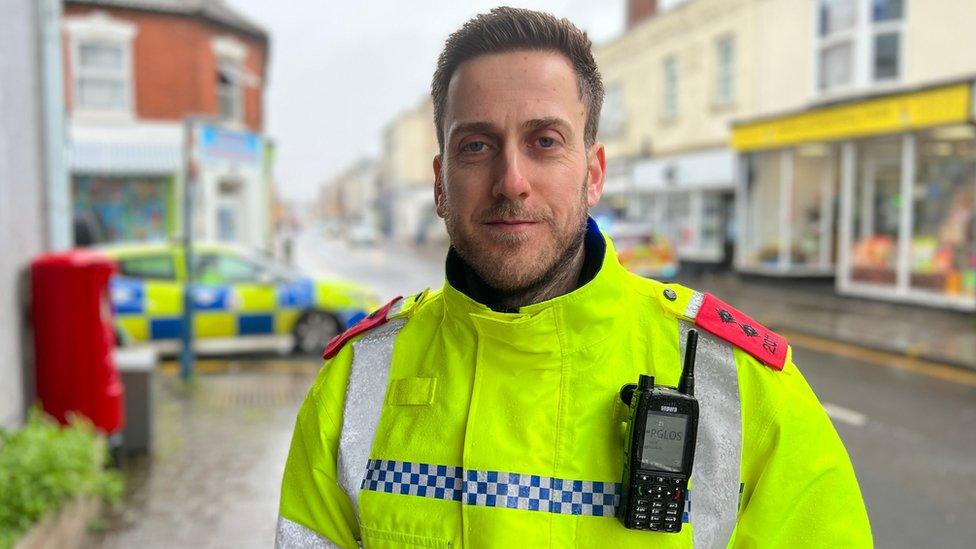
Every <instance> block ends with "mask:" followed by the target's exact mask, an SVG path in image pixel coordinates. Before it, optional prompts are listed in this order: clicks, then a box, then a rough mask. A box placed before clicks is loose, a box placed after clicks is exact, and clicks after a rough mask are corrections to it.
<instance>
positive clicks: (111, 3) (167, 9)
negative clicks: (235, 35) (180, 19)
mask: <svg viewBox="0 0 976 549" xmlns="http://www.w3.org/2000/svg"><path fill="white" fill-rule="evenodd" d="M65 3H66V4H82V5H87V6H99V7H104V8H122V9H130V10H141V11H153V12H158V13H170V14H176V15H187V16H191V17H200V18H202V19H206V20H208V21H212V22H214V23H217V24H219V25H224V26H227V27H230V28H232V29H235V30H239V31H241V32H243V33H245V34H250V35H254V36H257V37H259V38H262V39H264V40H267V39H268V31H266V30H265V29H264V28H263V27H261V26H260V25H258V24H257V23H255V22H253V21H251V20H250V19H248V18H247V17H245V16H244V15H242V14H241V13H239V12H238V11H236V10H235V9H234V8H231V7H230V6H228V5H227V4H226V3H225V2H224V0H65Z"/></svg>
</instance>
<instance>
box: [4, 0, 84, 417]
mask: <svg viewBox="0 0 976 549" xmlns="http://www.w3.org/2000/svg"><path fill="white" fill-rule="evenodd" d="M59 13H60V4H59V0H39V1H38V0H11V1H10V2H7V3H5V4H4V16H3V18H0V75H2V76H0V78H2V79H3V85H2V93H0V120H2V121H3V124H2V126H0V233H2V234H3V235H4V238H3V240H2V243H0V349H3V351H4V353H3V355H4V356H3V360H2V361H0V427H7V428H12V427H16V426H18V425H19V424H20V423H21V422H22V421H23V418H24V413H25V411H26V409H27V407H28V406H30V404H31V403H32V401H33V398H32V395H33V394H34V388H33V372H34V367H33V352H32V351H33V348H34V342H33V339H32V337H31V333H30V322H29V318H30V314H29V312H28V310H29V304H30V284H29V275H28V273H29V267H30V261H31V260H32V259H34V258H35V257H37V256H38V255H39V254H41V253H43V252H44V251H47V250H50V249H59V248H63V247H65V246H66V245H67V243H68V241H69V239H70V234H69V233H70V231H69V226H68V224H67V223H64V218H66V217H67V198H68V197H67V189H66V188H64V187H66V185H65V184H66V175H65V173H64V171H63V165H62V164H61V163H60V161H59V154H60V151H61V150H62V149H63V147H64V143H63V142H62V141H61V140H60V135H61V132H60V131H58V130H60V129H61V125H60V124H61V120H62V119H63V117H64V110H63V104H62V102H61V100H60V94H61V81H60V79H59V78H58V75H59V68H60V64H61V60H60V49H59V47H58V45H59V41H60V40H59V37H58V14H59ZM59 193H61V194H62V195H63V196H59Z"/></svg>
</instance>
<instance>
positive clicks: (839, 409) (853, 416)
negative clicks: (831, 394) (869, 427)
mask: <svg viewBox="0 0 976 549" xmlns="http://www.w3.org/2000/svg"><path fill="white" fill-rule="evenodd" d="M823 408H824V411H826V412H827V415H828V416H830V419H832V420H834V421H843V422H844V423H847V424H849V425H854V426H855V427H863V426H864V425H865V424H866V423H867V422H868V416H866V415H864V414H862V413H861V412H855V411H854V410H851V409H850V408H844V407H843V406H838V405H836V404H831V403H829V402H824V403H823Z"/></svg>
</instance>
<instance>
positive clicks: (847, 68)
mask: <svg viewBox="0 0 976 549" xmlns="http://www.w3.org/2000/svg"><path fill="white" fill-rule="evenodd" d="M817 6H818V13H817V19H818V21H817V51H816V56H817V66H818V74H817V88H818V91H819V92H821V93H831V92H835V91H843V90H845V89H857V88H863V87H868V86H871V85H874V84H879V83H884V82H887V81H892V80H897V79H898V77H899V76H900V68H901V42H902V40H901V31H902V23H903V19H904V6H903V0H819V3H818V5H817Z"/></svg>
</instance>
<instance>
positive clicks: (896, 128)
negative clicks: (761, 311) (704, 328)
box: [732, 0, 976, 310]
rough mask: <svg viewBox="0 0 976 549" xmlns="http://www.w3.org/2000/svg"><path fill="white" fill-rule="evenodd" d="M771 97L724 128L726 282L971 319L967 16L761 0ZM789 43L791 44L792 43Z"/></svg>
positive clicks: (945, 3) (975, 74) (974, 118)
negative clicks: (799, 281) (733, 196)
mask: <svg viewBox="0 0 976 549" xmlns="http://www.w3.org/2000/svg"><path fill="white" fill-rule="evenodd" d="M764 9H765V10H768V11H770V12H771V13H769V14H768V15H767V16H766V17H770V18H775V20H777V21H779V22H780V23H779V24H777V25H764V26H760V27H757V36H758V39H759V40H760V41H761V42H763V43H767V44H777V45H779V46H778V47H777V48H774V49H773V50H774V53H770V54H769V55H764V56H761V57H759V58H758V64H759V70H758V74H759V75H761V78H762V81H763V82H764V83H765V84H766V85H768V86H769V87H770V89H773V90H777V97H776V100H775V101H771V102H769V103H766V104H764V105H763V107H762V108H761V109H760V112H757V113H756V116H753V117H749V116H740V117H737V122H736V124H735V127H734V130H733V135H732V144H733V147H734V148H735V149H736V151H737V152H738V153H739V154H738V158H739V162H738V166H739V168H738V170H737V171H738V176H739V177H738V193H737V196H738V199H739V201H738V209H737V212H738V217H739V219H740V226H741V231H740V232H741V237H740V246H739V249H738V252H739V253H738V256H737V258H736V265H737V268H738V269H739V270H740V271H744V272H757V273H762V274H767V275H775V276H809V275H824V276H830V277H834V278H835V280H836V287H837V290H838V291H839V292H841V293H844V294H850V295H858V296H866V297H872V298H879V299H888V300H898V301H906V302H914V303H920V304H926V305H934V306H939V307H947V308H955V309H962V310H976V129H974V128H976V126H974V123H976V101H974V94H976V92H974V80H976V57H973V56H972V55H971V53H969V52H972V51H974V48H976V34H973V33H972V32H971V29H972V28H973V26H974V25H976V9H974V6H973V3H972V2H971V1H969V0H942V1H940V2H924V1H921V0H818V1H817V2H811V3H797V2H790V1H788V0H774V1H770V2H768V3H767V5H766V6H764ZM796 37H801V38H800V39H797V38H796Z"/></svg>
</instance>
